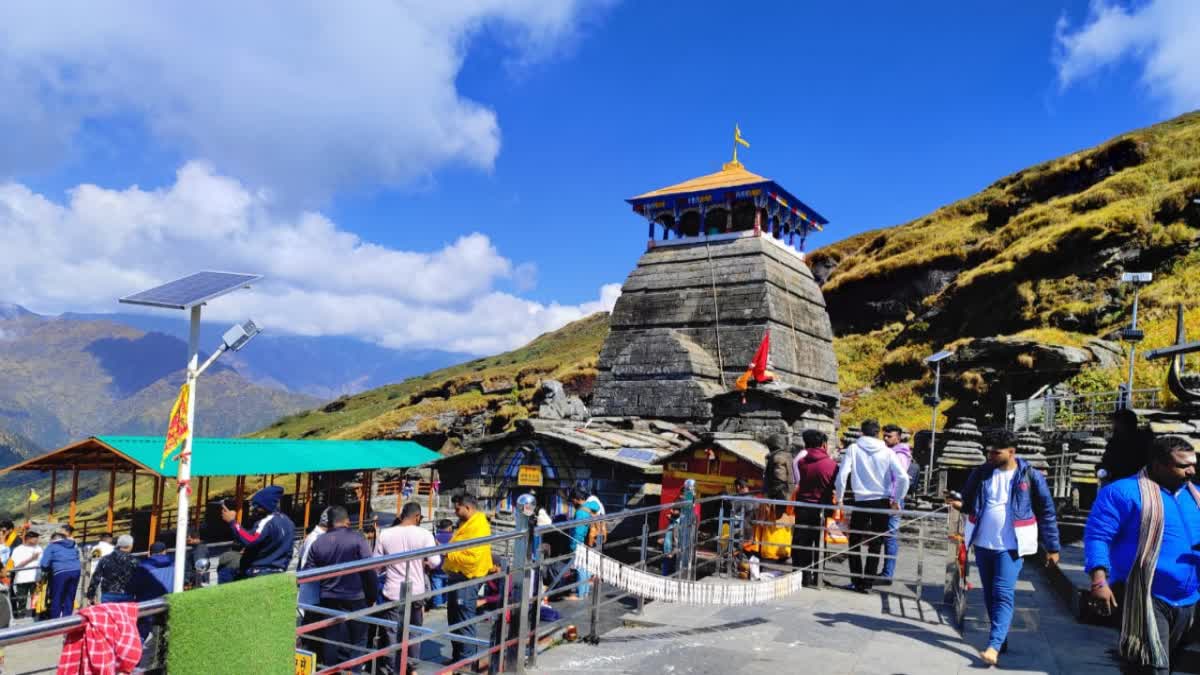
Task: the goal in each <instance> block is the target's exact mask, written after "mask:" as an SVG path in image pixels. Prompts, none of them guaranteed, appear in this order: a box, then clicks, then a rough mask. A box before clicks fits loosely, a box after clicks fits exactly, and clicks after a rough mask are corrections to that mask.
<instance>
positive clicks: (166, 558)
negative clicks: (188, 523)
mask: <svg viewBox="0 0 1200 675" xmlns="http://www.w3.org/2000/svg"><path fill="white" fill-rule="evenodd" d="M173 588H175V557H174V556H172V555H171V554H169V553H167V545H166V544H165V543H163V542H161V541H156V542H154V543H153V544H151V545H150V555H149V556H147V557H146V559H145V560H143V561H142V563H141V564H140V565H138V567H137V569H136V570H134V571H133V579H132V580H131V581H130V582H129V590H130V592H131V593H133V599H134V601H136V602H146V601H147V600H154V599H155V598H161V597H162V596H164V595H166V594H167V593H170V592H171V589H173ZM153 630H154V617H145V616H144V617H141V618H139V619H138V635H140V636H141V637H142V641H143V642H144V641H145V640H146V638H147V637H149V636H150V633H151V631H153Z"/></svg>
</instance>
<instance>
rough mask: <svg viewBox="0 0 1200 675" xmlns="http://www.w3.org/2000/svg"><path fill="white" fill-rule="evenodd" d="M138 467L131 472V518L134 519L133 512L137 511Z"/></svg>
mask: <svg viewBox="0 0 1200 675" xmlns="http://www.w3.org/2000/svg"><path fill="white" fill-rule="evenodd" d="M137 479H138V475H137V469H134V470H133V471H132V472H130V474H129V518H130V520H131V521H132V519H133V514H134V513H136V512H137Z"/></svg>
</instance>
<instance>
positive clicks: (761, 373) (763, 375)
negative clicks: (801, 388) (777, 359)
mask: <svg viewBox="0 0 1200 675" xmlns="http://www.w3.org/2000/svg"><path fill="white" fill-rule="evenodd" d="M770 354H771V331H770V329H768V330H767V332H766V333H764V334H763V339H762V342H761V343H759V345H758V351H756V352H754V359H753V360H752V361H750V367H749V368H747V369H746V372H745V373H742V376H741V377H739V378H738V379H737V383H736V384H735V385H734V389H737V390H738V391H745V390H746V389H747V388H749V387H750V380H751V379H753V380H754V381H755V382H759V383H761V382H770V381H771V380H773V379H775V376H774V375H772V374H771V373H770V372H769V371H768V370H767V362H768V359H770Z"/></svg>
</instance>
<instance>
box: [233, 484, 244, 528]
mask: <svg viewBox="0 0 1200 675" xmlns="http://www.w3.org/2000/svg"><path fill="white" fill-rule="evenodd" d="M234 485H235V486H236V487H234V491H235V492H237V520H236V521H235V522H237V523H238V524H239V525H240V524H241V523H242V493H243V492H245V491H246V477H245V476H238V477H237V480H236V481H234Z"/></svg>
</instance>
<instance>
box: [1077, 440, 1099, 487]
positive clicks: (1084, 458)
mask: <svg viewBox="0 0 1200 675" xmlns="http://www.w3.org/2000/svg"><path fill="white" fill-rule="evenodd" d="M1104 446H1105V440H1104V439H1103V438H1100V437H1099V436H1089V437H1087V438H1085V439H1084V440H1083V443H1082V444H1081V446H1080V448H1079V451H1078V452H1076V453H1075V458H1074V460H1073V461H1072V462H1071V482H1072V483H1083V484H1087V485H1095V484H1096V483H1097V482H1098V480H1099V479H1098V478H1096V470H1097V469H1099V468H1100V460H1101V459H1103V458H1104Z"/></svg>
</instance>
